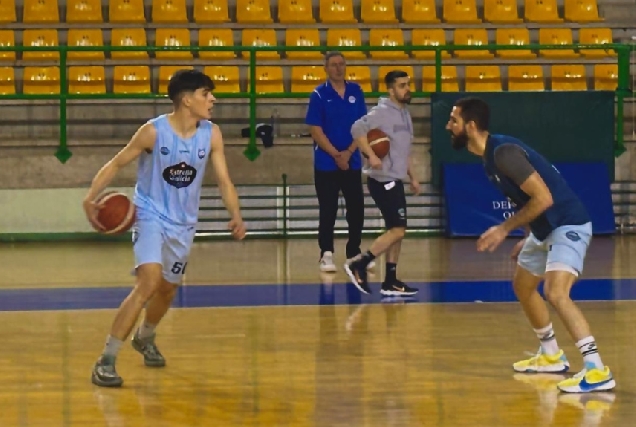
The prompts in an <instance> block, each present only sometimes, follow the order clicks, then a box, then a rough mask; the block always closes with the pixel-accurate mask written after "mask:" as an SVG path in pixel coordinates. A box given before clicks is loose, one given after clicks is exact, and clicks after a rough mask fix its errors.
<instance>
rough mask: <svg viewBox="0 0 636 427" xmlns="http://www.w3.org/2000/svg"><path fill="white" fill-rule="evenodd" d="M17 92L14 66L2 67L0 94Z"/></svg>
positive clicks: (0, 72) (0, 69)
mask: <svg viewBox="0 0 636 427" xmlns="http://www.w3.org/2000/svg"><path fill="white" fill-rule="evenodd" d="M13 94H15V71H14V70H13V67H0V95H13Z"/></svg>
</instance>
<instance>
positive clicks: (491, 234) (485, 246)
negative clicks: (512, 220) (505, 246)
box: [477, 225, 508, 252]
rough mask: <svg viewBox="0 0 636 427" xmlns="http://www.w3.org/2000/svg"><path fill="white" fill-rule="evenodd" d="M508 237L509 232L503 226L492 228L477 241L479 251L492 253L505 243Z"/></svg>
mask: <svg viewBox="0 0 636 427" xmlns="http://www.w3.org/2000/svg"><path fill="white" fill-rule="evenodd" d="M506 236H508V231H507V230H506V229H505V228H504V227H502V226H501V225H495V226H494V227H490V228H489V229H488V230H486V232H485V233H484V234H482V235H481V236H480V237H479V240H477V250H478V251H479V252H484V251H488V252H492V251H494V250H495V249H497V247H499V245H500V244H501V242H503V241H504V240H505V239H506Z"/></svg>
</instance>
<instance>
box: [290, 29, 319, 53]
mask: <svg viewBox="0 0 636 427" xmlns="http://www.w3.org/2000/svg"><path fill="white" fill-rule="evenodd" d="M285 46H305V47H310V46H316V47H319V46H320V33H319V32H318V28H302V29H301V28H294V29H291V28H288V29H287V30H286V31H285ZM322 57H323V54H322V53H321V52H318V51H313V52H310V51H305V52H303V51H295V52H294V51H290V50H288V51H287V58H289V59H320V58H322Z"/></svg>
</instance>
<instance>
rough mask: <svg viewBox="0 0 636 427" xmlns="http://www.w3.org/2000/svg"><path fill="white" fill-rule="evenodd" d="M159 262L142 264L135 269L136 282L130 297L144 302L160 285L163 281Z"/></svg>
mask: <svg viewBox="0 0 636 427" xmlns="http://www.w3.org/2000/svg"><path fill="white" fill-rule="evenodd" d="M162 275H163V273H162V268H161V264H144V265H141V266H139V268H138V270H137V283H136V285H135V287H134V288H133V290H132V297H133V298H135V299H137V300H138V301H139V302H140V303H142V304H145V303H146V301H148V300H149V299H150V298H152V296H153V295H154V294H155V292H157V290H158V289H159V288H160V287H161V284H162V282H163V276H162Z"/></svg>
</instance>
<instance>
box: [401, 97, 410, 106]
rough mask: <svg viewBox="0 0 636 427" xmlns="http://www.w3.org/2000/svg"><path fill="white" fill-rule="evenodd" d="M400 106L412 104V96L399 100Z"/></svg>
mask: <svg viewBox="0 0 636 427" xmlns="http://www.w3.org/2000/svg"><path fill="white" fill-rule="evenodd" d="M398 102H399V103H400V104H404V105H408V104H410V103H411V95H405V96H404V97H403V98H402V99H398Z"/></svg>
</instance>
